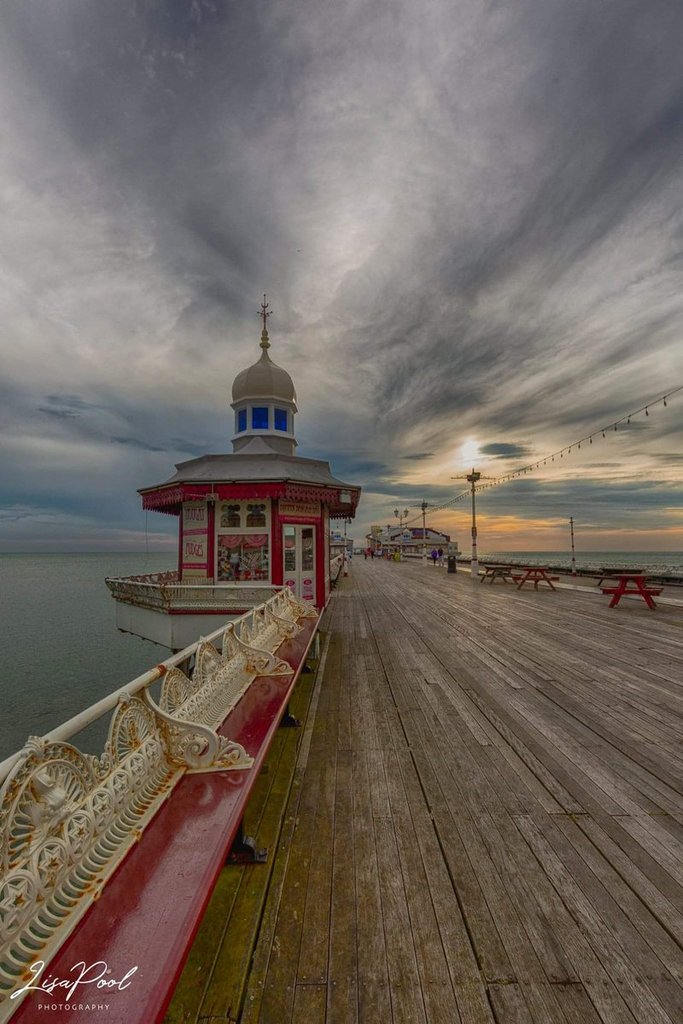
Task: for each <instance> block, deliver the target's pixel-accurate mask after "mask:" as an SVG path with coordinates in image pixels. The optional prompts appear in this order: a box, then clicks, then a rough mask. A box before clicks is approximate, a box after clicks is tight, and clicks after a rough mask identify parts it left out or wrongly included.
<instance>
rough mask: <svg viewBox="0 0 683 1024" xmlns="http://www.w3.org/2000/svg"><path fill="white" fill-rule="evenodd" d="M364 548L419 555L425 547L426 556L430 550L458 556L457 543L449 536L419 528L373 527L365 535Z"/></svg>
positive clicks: (428, 528)
mask: <svg viewBox="0 0 683 1024" xmlns="http://www.w3.org/2000/svg"><path fill="white" fill-rule="evenodd" d="M365 541H366V544H365V546H366V548H371V549H372V550H373V551H375V552H377V551H385V550H389V551H403V553H404V554H406V555H421V554H422V552H423V549H424V548H425V547H426V550H427V554H429V552H430V551H431V550H432V548H436V549H437V550H438V549H439V548H442V549H443V552H444V554H446V553H448V554H455V555H457V554H458V544H457V542H454V541H451V538H450V534H448V533H441V531H440V530H433V529H432V528H431V527H429V526H428V527H427V528H426V529H425V530H424V532H423V530H422V527H421V526H388V527H386V528H384V529H383V528H382V527H381V526H373V527H371V528H370V533H367V534H366V535H365Z"/></svg>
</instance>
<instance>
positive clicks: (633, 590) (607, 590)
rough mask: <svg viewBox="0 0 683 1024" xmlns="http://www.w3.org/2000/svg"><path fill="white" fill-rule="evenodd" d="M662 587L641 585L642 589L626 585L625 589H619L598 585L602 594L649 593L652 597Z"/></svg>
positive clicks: (660, 590)
mask: <svg viewBox="0 0 683 1024" xmlns="http://www.w3.org/2000/svg"><path fill="white" fill-rule="evenodd" d="M663 589H664V588H663V587H643V589H642V590H637V589H636V588H634V587H628V588H627V589H626V590H621V591H620V589H619V587H600V590H601V591H602V592H603V594H617V593H621V594H622V596H624V597H625V596H626V594H651V595H652V596H653V597H656V596H657V595H658V594H661V592H662V590H663Z"/></svg>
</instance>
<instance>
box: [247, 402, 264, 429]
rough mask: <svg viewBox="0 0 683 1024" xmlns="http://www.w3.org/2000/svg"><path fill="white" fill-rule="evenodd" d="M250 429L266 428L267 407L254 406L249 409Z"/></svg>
mask: <svg viewBox="0 0 683 1024" xmlns="http://www.w3.org/2000/svg"><path fill="white" fill-rule="evenodd" d="M251 429H252V430H267V429H268V408H267V406H266V407H263V406H254V408H253V409H252V410H251Z"/></svg>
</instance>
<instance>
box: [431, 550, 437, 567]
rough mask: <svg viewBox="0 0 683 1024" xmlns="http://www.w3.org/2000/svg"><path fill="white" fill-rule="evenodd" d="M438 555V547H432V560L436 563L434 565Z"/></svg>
mask: <svg viewBox="0 0 683 1024" xmlns="http://www.w3.org/2000/svg"><path fill="white" fill-rule="evenodd" d="M438 557H439V552H438V551H437V550H436V548H432V554H431V559H432V562H433V563H434V565H436V560H437V558H438Z"/></svg>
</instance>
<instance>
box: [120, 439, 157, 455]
mask: <svg viewBox="0 0 683 1024" xmlns="http://www.w3.org/2000/svg"><path fill="white" fill-rule="evenodd" d="M111 440H112V441H113V442H114V444H123V445H129V446H130V447H131V448H140V449H142V451H145V452H163V451H166V449H165V448H162V447H161V446H160V445H155V444H148V443H147V441H141V440H140V438H138V437H112V439H111Z"/></svg>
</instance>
